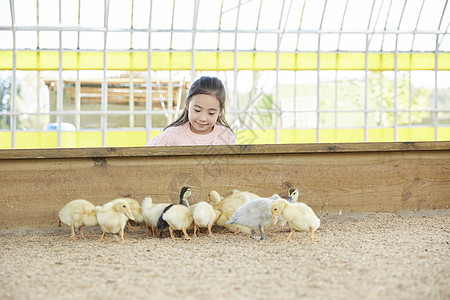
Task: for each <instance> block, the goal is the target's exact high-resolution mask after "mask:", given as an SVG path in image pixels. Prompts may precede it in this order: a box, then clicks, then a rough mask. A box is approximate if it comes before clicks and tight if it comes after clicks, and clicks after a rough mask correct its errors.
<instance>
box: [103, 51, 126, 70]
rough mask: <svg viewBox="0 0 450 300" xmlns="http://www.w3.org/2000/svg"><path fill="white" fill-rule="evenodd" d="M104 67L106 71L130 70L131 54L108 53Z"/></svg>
mask: <svg viewBox="0 0 450 300" xmlns="http://www.w3.org/2000/svg"><path fill="white" fill-rule="evenodd" d="M106 67H107V68H108V70H129V69H131V52H108V55H107V58H106Z"/></svg>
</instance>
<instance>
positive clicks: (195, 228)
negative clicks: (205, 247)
mask: <svg viewBox="0 0 450 300" xmlns="http://www.w3.org/2000/svg"><path fill="white" fill-rule="evenodd" d="M197 229H198V226H197V224H194V237H197Z"/></svg>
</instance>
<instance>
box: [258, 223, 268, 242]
mask: <svg viewBox="0 0 450 300" xmlns="http://www.w3.org/2000/svg"><path fill="white" fill-rule="evenodd" d="M259 233H260V234H261V240H265V239H266V234H265V233H264V227H262V226H261V225H259Z"/></svg>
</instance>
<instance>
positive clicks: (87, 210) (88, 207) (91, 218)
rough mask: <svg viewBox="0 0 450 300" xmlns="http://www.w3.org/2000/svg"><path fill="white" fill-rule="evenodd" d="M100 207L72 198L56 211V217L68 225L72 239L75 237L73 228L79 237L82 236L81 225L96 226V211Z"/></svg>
mask: <svg viewBox="0 0 450 300" xmlns="http://www.w3.org/2000/svg"><path fill="white" fill-rule="evenodd" d="M100 208H101V207H100V206H97V207H95V206H94V204H92V203H91V202H89V201H86V200H83V199H78V200H73V201H70V202H69V203H67V204H66V205H65V206H64V207H63V208H62V209H61V210H60V211H59V212H58V217H59V219H60V220H61V222H62V223H64V224H66V225H69V226H70V229H71V232H72V239H76V236H75V231H74V228H77V229H78V231H79V234H80V237H82V238H84V234H83V231H82V230H81V227H83V226H97V225H98V222H97V216H96V213H97V211H98V210H100Z"/></svg>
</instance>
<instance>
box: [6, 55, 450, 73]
mask: <svg viewBox="0 0 450 300" xmlns="http://www.w3.org/2000/svg"><path fill="white" fill-rule="evenodd" d="M151 55H152V57H151V59H152V69H153V70H190V69H191V53H190V52H173V53H170V52H152V53H151ZM237 55H238V63H237V68H238V69H239V70H275V69H276V53H275V52H271V53H266V52H264V53H248V52H240V53H238V54H237ZM107 56H108V59H107V61H108V69H110V70H147V64H148V53H147V52H146V51H141V52H126V51H123V52H108V54H107ZM368 57H369V70H372V71H387V70H394V67H395V55H394V53H384V54H381V53H369V55H368ZM279 58H280V61H279V65H280V69H281V70H316V69H317V53H297V54H296V53H280V56H279ZM438 58H439V60H438V67H439V70H450V53H448V52H446V53H439V56H438ZM12 64H13V52H12V51H11V50H5V51H0V70H11V69H12ZM58 64H59V52H58V51H18V52H17V69H18V70H57V69H58ZM195 64H196V69H197V70H233V68H234V53H233V52H225V53H214V52H212V53H211V52H197V53H195ZM434 64H435V54H434V53H414V54H408V53H399V54H398V69H399V70H434ZM320 67H321V69H323V70H336V69H338V70H364V69H365V54H364V52H359V53H338V54H336V53H321V55H320ZM63 69H64V70H102V69H103V52H76V51H64V52H63Z"/></svg>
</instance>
